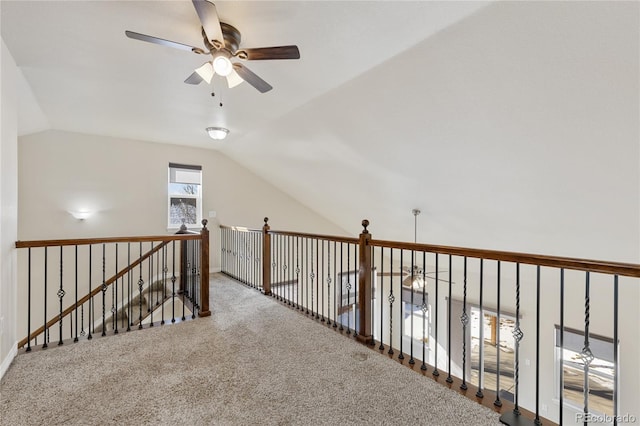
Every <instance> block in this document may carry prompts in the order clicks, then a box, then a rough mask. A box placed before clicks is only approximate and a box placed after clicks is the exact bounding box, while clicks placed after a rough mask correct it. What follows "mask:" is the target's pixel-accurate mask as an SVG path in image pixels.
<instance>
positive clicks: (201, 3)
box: [192, 0, 224, 47]
mask: <svg viewBox="0 0 640 426" xmlns="http://www.w3.org/2000/svg"><path fill="white" fill-rule="evenodd" d="M192 1H193V7H195V9H196V13H197V14H198V18H199V19H200V23H201V24H202V28H203V29H204V32H205V34H206V35H207V39H209V41H211V44H214V45H215V43H214V41H217V42H219V43H220V47H224V37H223V35H222V27H221V26H220V19H219V18H218V11H217V10H216V5H215V4H213V3H211V2H210V1H207V0H192ZM216 47H217V46H216Z"/></svg>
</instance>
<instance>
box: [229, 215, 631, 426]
mask: <svg viewBox="0 0 640 426" xmlns="http://www.w3.org/2000/svg"><path fill="white" fill-rule="evenodd" d="M362 225H363V230H362V232H361V233H360V235H359V237H358V238H350V237H335V236H327V235H318V234H308V233H297V232H286V231H276V230H272V229H271V228H270V226H269V224H268V219H267V218H265V224H264V227H263V228H262V231H261V232H260V231H259V230H248V229H246V228H241V227H228V226H225V227H222V228H223V229H222V232H223V238H222V241H221V243H222V253H223V256H227V258H226V260H225V258H224V257H223V261H222V270H223V272H224V273H226V274H228V275H230V276H232V277H235V278H238V277H240V281H242V282H244V283H245V284H248V285H250V286H252V287H256V288H258V289H260V290H261V291H262V292H263V293H264V294H266V295H271V296H272V297H274V298H276V299H277V300H279V301H281V302H283V303H285V304H286V305H288V306H291V307H292V308H294V309H297V310H299V311H300V312H301V313H304V314H306V315H308V316H310V317H311V318H314V319H315V320H317V321H318V322H319V323H321V324H324V325H326V326H330V327H331V328H333V329H334V330H336V331H339V332H341V333H343V334H345V335H347V336H351V337H355V338H356V339H358V340H359V341H361V342H363V343H365V344H367V345H369V346H370V347H372V348H376V349H377V350H378V351H380V352H381V353H385V354H386V355H388V356H389V357H391V358H393V359H396V360H397V361H399V362H401V363H403V364H406V365H407V366H409V367H410V368H412V369H414V370H415V371H418V372H420V373H421V374H424V375H427V374H428V375H429V376H430V377H432V378H433V379H435V380H436V381H438V382H440V383H442V384H443V385H446V386H448V387H450V388H452V389H456V390H457V391H458V392H460V393H462V394H464V395H466V396H467V397H469V398H471V399H474V400H476V401H478V402H479V403H481V404H484V405H486V406H488V407H491V408H492V409H494V410H496V411H498V412H500V413H501V414H502V416H501V418H500V420H501V422H503V423H505V424H511V425H513V424H541V423H543V421H544V423H546V424H553V423H554V422H557V423H559V424H563V423H564V422H565V421H566V422H569V423H573V422H579V423H583V422H585V423H586V422H588V421H590V420H589V419H591V420H593V419H596V420H599V419H604V420H606V421H610V422H612V423H613V424H617V423H620V422H622V421H626V420H625V419H627V420H628V419H636V420H637V419H638V418H640V413H639V412H638V410H639V407H638V405H637V403H636V402H637V401H636V396H637V395H638V394H639V393H640V385H639V384H638V382H637V380H635V376H633V375H629V374H627V375H621V374H620V369H621V368H622V369H623V370H625V371H637V360H638V359H640V348H639V347H638V344H637V327H636V326H637V324H628V323H626V322H624V321H623V322H621V321H620V319H621V318H625V315H634V314H635V311H636V310H637V300H638V294H639V293H640V292H639V291H638V289H639V280H638V278H640V265H638V264H631V263H621V262H608V261H598V260H587V259H577V258H569V257H558V256H547V255H538V254H527V253H515V252H507V251H497V250H483V249H471V248H461V247H448V246H440V245H431V244H418V243H405V242H397V241H385V240H375V239H373V237H372V235H371V234H370V233H369V231H368V229H367V228H368V226H369V222H368V221H367V220H364V221H363V222H362ZM256 234H258V235H260V238H256V239H251V237H250V236H249V235H254V236H255V235H256ZM247 241H251V243H250V244H248V245H247V244H246V242H247ZM243 250H244V251H247V250H248V251H249V252H250V253H251V254H250V255H249V261H247V255H245V256H243V257H241V256H240V255H239V253H241V252H242V251H243ZM258 253H261V259H260V265H261V267H262V271H258V272H257V273H256V272H255V271H253V272H251V271H249V270H247V268H255V265H254V262H251V261H250V259H251V258H255V257H256V256H257V254H258ZM260 272H261V273H260ZM247 274H248V276H249V278H248V279H247V278H245V277H247ZM256 279H259V280H260V281H259V285H256V282H257V281H256ZM634 302H635V303H634ZM541 379H542V380H541ZM541 395H542V396H541Z"/></svg>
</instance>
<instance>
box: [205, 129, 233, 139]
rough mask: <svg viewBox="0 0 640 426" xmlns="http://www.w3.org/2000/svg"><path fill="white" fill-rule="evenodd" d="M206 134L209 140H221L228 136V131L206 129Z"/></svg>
mask: <svg viewBox="0 0 640 426" xmlns="http://www.w3.org/2000/svg"><path fill="white" fill-rule="evenodd" d="M207 133H208V134H209V137H210V138H211V139H215V140H222V139H224V138H226V137H227V135H228V134H229V129H225V128H224V127H207Z"/></svg>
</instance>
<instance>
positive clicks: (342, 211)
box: [2, 1, 640, 261]
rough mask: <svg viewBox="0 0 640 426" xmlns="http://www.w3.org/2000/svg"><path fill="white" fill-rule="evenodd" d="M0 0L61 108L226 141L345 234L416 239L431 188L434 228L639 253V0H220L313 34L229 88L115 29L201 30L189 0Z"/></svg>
mask: <svg viewBox="0 0 640 426" xmlns="http://www.w3.org/2000/svg"><path fill="white" fill-rule="evenodd" d="M5 3H7V2H4V1H3V2H2V11H3V14H2V35H3V39H4V40H5V41H6V43H7V45H8V47H9V48H10V49H11V51H12V53H13V55H14V56H15V59H16V62H17V63H18V65H19V66H20V67H21V68H22V70H23V72H24V75H25V77H26V79H27V81H28V82H29V83H30V85H31V87H32V88H33V91H34V93H35V97H36V98H37V100H38V102H39V103H40V105H41V107H42V110H43V111H44V113H45V114H46V116H47V117H48V119H49V121H50V123H51V126H52V127H54V128H60V129H63V130H71V131H79V132H86V133H95V134H106V135H114V136H121V137H129V138H137V139H144V140H150V141H158V142H169V143H184V144H190V145H194V146H207V147H212V148H214V149H219V150H220V151H222V152H223V153H224V154H226V155H228V156H230V157H231V158H233V159H235V160H236V161H238V162H239V163H240V164H242V165H244V166H246V167H248V168H249V169H251V170H253V171H254V172H256V173H257V174H259V175H260V176H262V177H263V178H264V179H265V180H267V181H269V182H271V183H273V184H275V185H277V186H278V187H280V188H281V189H282V190H284V191H285V192H287V193H289V194H290V195H292V196H293V197H294V198H296V199H298V200H300V201H301V202H303V203H304V204H306V205H308V206H309V207H311V208H312V209H313V210H315V211H317V212H319V213H320V214H322V215H323V216H325V217H327V218H328V219H330V220H331V221H333V222H334V223H336V224H338V225H339V226H341V227H342V228H343V229H347V230H352V232H353V233H354V234H355V233H357V232H358V231H359V229H360V227H359V223H360V221H361V219H363V218H365V217H366V218H368V219H369V220H370V221H371V226H370V229H371V231H372V232H373V233H374V235H375V236H376V237H380V238H393V239H401V240H411V239H412V238H413V216H412V214H411V209H412V208H420V209H421V210H422V214H421V215H420V216H419V219H418V223H419V229H418V240H419V241H423V242H429V243H436V244H450V245H463V246H472V247H483V248H496V249H505V250H518V251H529V252H539V253H548V254H560V255H571V256H583V257H593V258H601V259H611V260H623V261H640V172H639V169H640V166H639V164H640V149H639V142H638V141H639V140H640V135H639V130H638V129H639V126H638V117H639V113H640V109H639V107H638V103H639V95H638V94H639V92H640V87H639V84H638V76H639V60H638V55H639V54H638V52H639V41H638V40H639V35H640V34H639V31H640V18H639V4H638V3H637V2H498V3H494V4H489V5H486V4H481V3H458V2H304V3H303V2H283V3H276V2H219V4H218V3H217V4H218V9H219V12H220V15H221V17H222V19H223V20H227V21H229V22H231V23H234V24H237V25H238V26H239V27H240V22H242V26H241V28H240V29H241V31H242V32H243V40H244V41H243V45H246V46H251V47H252V46H262V45H278V44H290V43H296V44H298V45H299V47H300V50H301V53H302V59H301V60H300V61H282V62H275V61H270V62H269V63H266V62H265V63H260V64H255V65H254V64H253V63H251V64H250V66H251V68H252V69H253V70H254V71H255V72H257V73H259V74H260V75H261V76H263V77H264V78H265V79H266V80H267V81H269V82H270V83H272V85H273V86H274V87H275V89H274V91H273V92H270V93H269V94H267V95H259V94H258V93H257V92H255V90H253V89H252V88H250V87H248V86H247V85H246V84H243V85H242V86H240V87H238V88H236V89H234V90H232V91H228V90H227V91H225V90H221V92H220V94H221V95H222V96H223V98H224V103H225V106H224V107H223V108H219V107H218V106H217V104H216V103H215V102H213V101H212V100H211V98H210V95H209V93H208V91H207V90H206V89H205V88H203V87H198V88H193V87H183V86H184V85H182V83H181V81H182V79H184V78H185V77H186V76H187V75H188V74H189V73H190V72H191V70H192V69H193V68H195V67H196V66H198V65H199V64H200V63H201V62H202V60H201V58H198V57H196V56H195V55H194V56H193V57H192V56H188V54H187V57H186V58H185V56H184V55H185V52H181V51H177V52H174V51H173V50H170V49H166V48H162V47H160V46H152V45H146V44H144V43H140V42H138V43H136V42H134V41H132V40H127V39H125V38H124V36H122V33H123V32H124V29H131V30H134V31H138V32H143V33H147V34H151V35H157V36H163V37H164V38H168V39H172V40H176V41H182V42H185V43H189V44H196V45H199V44H198V39H197V37H196V38H195V39H194V34H193V33H194V31H193V28H194V27H197V26H198V23H197V18H196V16H195V14H194V13H193V11H192V10H191V9H190V7H191V5H190V3H189V2H186V3H185V2H177V3H174V2H161V5H158V7H150V6H149V4H150V3H149V2H141V3H138V2H124V3H120V2H99V3H100V6H97V5H96V4H95V3H98V2H87V3H74V2H62V3H56V2H46V3H47V4H46V5H42V4H40V5H38V6H25V5H24V4H23V3H19V4H11V5H10V7H9V8H7V7H6V5H5ZM24 3H34V2H24ZM153 4H154V5H156V3H153ZM78 5H80V6H78ZM116 7H117V8H118V11H117V12H114V11H113V10H112V8H116ZM7 9H8V12H9V13H6V10H7ZM34 14H35V15H36V17H35V18H34V16H33V15H34ZM81 16H84V19H79V17H81ZM88 16H101V17H104V18H108V19H99V20H96V19H95V18H92V19H89V18H87V17H88ZM167 16H170V17H171V18H170V19H169V18H167ZM52 17H54V18H55V19H51V18H52ZM50 21H53V22H55V24H52V23H51V22H50ZM236 21H237V22H236ZM41 26H44V27H46V28H48V29H50V32H49V31H45V32H44V34H47V36H50V37H51V38H52V39H53V41H54V42H53V43H52V45H51V48H50V49H49V48H48V47H47V43H44V45H43V42H42V37H36V36H33V35H30V34H31V33H32V32H33V31H35V29H36V28H39V27H41ZM196 36H197V34H196ZM87 40H88V41H90V42H91V43H90V45H91V46H92V47H91V48H90V46H89V45H87ZM60 43H67V44H68V46H69V47H70V48H72V49H75V50H76V51H77V54H75V55H73V54H71V53H69V52H66V51H65V53H64V55H62V54H61V53H60V52H59V51H58V50H59V49H60V46H59V44H60ZM37 49H39V51H37ZM92 49H93V50H96V51H97V52H98V53H95V52H93V50H92ZM98 58H100V59H98ZM96 62H97V63H96ZM71 70H79V72H80V73H82V74H83V76H80V75H79V74H78V72H77V71H71ZM95 75H97V76H98V77H95ZM207 97H209V98H208V99H206V101H203V98H207ZM204 102H206V104H205V103H204ZM214 124H221V125H225V126H227V127H229V128H230V129H231V130H232V135H231V136H230V137H229V139H227V140H226V141H225V142H224V143H222V144H218V145H213V144H211V142H210V141H208V140H206V138H204V136H203V135H202V129H203V128H204V127H206V126H207V125H214ZM265 215H268V212H265ZM272 222H274V223H273V225H272V226H273V227H275V228H286V218H280V219H278V218H272ZM309 231H310V232H313V230H311V229H310V230H309Z"/></svg>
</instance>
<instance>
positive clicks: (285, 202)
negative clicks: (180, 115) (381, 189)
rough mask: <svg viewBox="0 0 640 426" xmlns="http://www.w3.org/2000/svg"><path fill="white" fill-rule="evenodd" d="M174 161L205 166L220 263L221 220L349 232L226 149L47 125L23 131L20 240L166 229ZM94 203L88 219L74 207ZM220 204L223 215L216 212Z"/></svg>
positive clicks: (215, 257)
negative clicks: (170, 170)
mask: <svg viewBox="0 0 640 426" xmlns="http://www.w3.org/2000/svg"><path fill="white" fill-rule="evenodd" d="M169 162H175V163H181V164H197V165H201V166H202V178H203V184H202V189H203V200H202V201H203V216H204V217H205V218H207V219H208V220H209V225H208V227H209V229H210V230H211V232H212V240H211V244H212V247H213V249H212V250H211V253H212V254H211V256H212V257H211V267H212V268H214V269H215V268H219V267H220V260H219V253H218V250H217V249H216V248H217V247H218V244H219V241H218V238H217V235H218V233H217V229H218V226H219V224H224V225H241V226H250V227H255V228H259V227H261V226H262V224H263V218H264V217H265V216H267V217H271V218H273V219H272V220H271V221H270V224H271V226H272V228H274V229H275V228H286V229H294V230H306V231H310V230H313V231H314V232H318V233H330V234H336V233H337V234H344V233H345V231H343V230H342V229H340V228H339V227H337V226H335V225H333V224H332V223H330V222H329V221H327V220H326V219H324V218H322V217H321V216H319V215H318V214H316V213H314V212H313V211H311V210H309V209H308V208H306V207H305V206H303V205H302V204H300V203H299V202H297V201H296V200H294V199H293V198H291V197H289V196H288V195H286V194H284V193H283V192H281V191H280V190H278V189H277V188H275V187H273V186H271V185H270V184H268V183H265V182H264V181H263V180H262V179H260V178H259V177H257V176H256V175H254V174H252V173H251V172H249V171H247V170H246V169H245V168H244V167H242V166H241V165H239V164H238V163H236V162H234V161H233V160H230V159H229V158H227V157H225V156H224V155H222V154H220V153H219V152H216V151H212V150H203V149H198V148H185V147H178V146H176V145H166V144H156V143H150V142H143V141H134V140H126V139H116V138H109V137H102V136H94V135H85V134H78V133H69V132H62V131H53V130H51V131H45V132H41V133H37V134H32V135H27V136H22V137H20V141H19V210H18V211H19V221H18V238H19V239H20V240H30V239H50V238H82V237H98V236H103V237H109V236H127V235H162V234H167V233H172V232H175V231H174V230H168V229H167V168H168V165H169ZM82 208H85V209H89V210H91V211H94V212H95V214H94V215H93V216H91V217H90V218H89V219H87V220H85V221H79V220H76V219H74V218H73V217H72V216H71V215H70V214H69V213H68V211H69V210H78V209H82ZM209 211H215V212H216V217H215V218H208V212H209Z"/></svg>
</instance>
